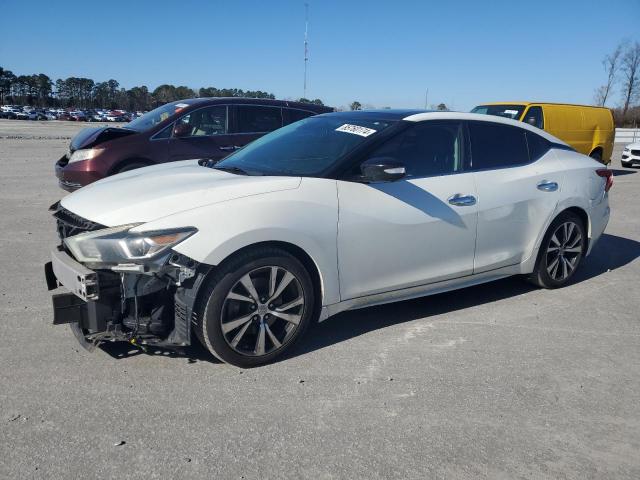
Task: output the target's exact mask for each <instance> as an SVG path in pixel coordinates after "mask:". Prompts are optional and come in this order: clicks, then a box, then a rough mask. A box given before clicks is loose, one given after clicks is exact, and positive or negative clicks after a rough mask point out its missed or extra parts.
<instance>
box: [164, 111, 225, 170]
mask: <svg viewBox="0 0 640 480" xmlns="http://www.w3.org/2000/svg"><path fill="white" fill-rule="evenodd" d="M228 123H229V122H228V107H227V106H225V105H212V106H209V107H202V108H198V109H196V110H192V111H191V112H189V113H187V114H185V115H183V116H182V117H180V118H179V119H178V120H176V122H175V129H179V130H182V131H183V135H184V136H180V137H177V136H175V135H174V134H171V136H170V138H169V142H168V143H169V160H171V161H174V160H187V159H196V158H197V159H200V158H210V159H214V160H216V159H220V158H223V157H226V156H227V155H228V154H229V153H231V152H232V151H233V137H232V135H230V134H229V129H228Z"/></svg>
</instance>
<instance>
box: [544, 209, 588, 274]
mask: <svg viewBox="0 0 640 480" xmlns="http://www.w3.org/2000/svg"><path fill="white" fill-rule="evenodd" d="M582 245H583V242H582V233H581V230H580V228H579V227H578V226H577V225H576V224H575V223H574V222H572V221H567V222H564V223H561V224H560V225H559V226H558V227H557V228H556V229H555V231H554V232H553V235H551V238H550V239H549V244H548V245H547V273H548V274H549V276H550V277H551V278H552V279H553V280H555V281H558V282H561V281H563V280H566V279H567V278H569V277H570V276H571V274H572V273H573V272H574V270H575V269H576V267H577V266H578V262H579V261H580V257H581V256H582Z"/></svg>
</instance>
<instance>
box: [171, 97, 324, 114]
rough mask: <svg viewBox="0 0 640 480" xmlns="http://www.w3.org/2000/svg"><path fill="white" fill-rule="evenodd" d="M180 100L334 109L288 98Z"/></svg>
mask: <svg viewBox="0 0 640 480" xmlns="http://www.w3.org/2000/svg"><path fill="white" fill-rule="evenodd" d="M182 101H183V102H185V103H188V104H189V106H192V105H198V106H202V105H216V104H220V103H224V104H226V105H271V106H274V107H288V108H296V109H299V110H307V111H310V112H316V113H327V112H333V111H334V109H333V107H328V106H326V105H316V104H315V103H305V102H294V101H290V100H274V99H270V98H246V97H199V98H188V99H185V100H182ZM178 103H179V102H178Z"/></svg>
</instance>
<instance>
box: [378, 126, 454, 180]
mask: <svg viewBox="0 0 640 480" xmlns="http://www.w3.org/2000/svg"><path fill="white" fill-rule="evenodd" d="M462 139H463V135H462V124H461V123H460V122H424V123H419V124H417V125H414V126H411V127H409V128H408V129H407V130H404V131H402V132H400V133H399V134H398V135H396V136H395V137H393V138H392V139H391V140H389V141H388V142H386V143H385V144H383V145H382V146H381V147H379V148H378V149H377V150H376V151H374V152H373V153H372V154H371V155H370V157H371V158H372V157H393V158H395V159H396V160H399V161H401V162H403V163H404V165H405V168H406V170H407V176H408V177H417V178H419V177H431V176H437V175H447V174H450V173H456V172H459V171H461V170H462V151H463V148H462V145H463V141H462Z"/></svg>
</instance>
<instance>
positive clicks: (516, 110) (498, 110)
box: [471, 105, 525, 120]
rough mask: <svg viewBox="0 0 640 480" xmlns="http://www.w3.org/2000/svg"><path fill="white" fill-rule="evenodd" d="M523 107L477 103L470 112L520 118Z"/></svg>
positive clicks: (513, 118) (514, 118)
mask: <svg viewBox="0 0 640 480" xmlns="http://www.w3.org/2000/svg"><path fill="white" fill-rule="evenodd" d="M524 107H525V106H524V105H478V106H477V107H476V108H474V109H473V110H471V113H481V114H484V115H495V116H497V117H505V118H511V119H512V120H520V115H522V111H523V110H524Z"/></svg>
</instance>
